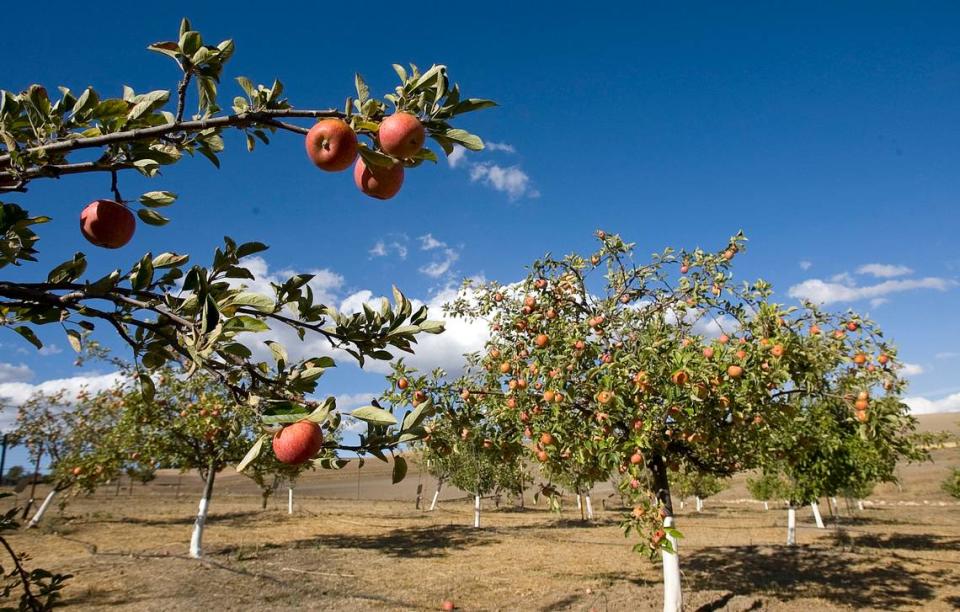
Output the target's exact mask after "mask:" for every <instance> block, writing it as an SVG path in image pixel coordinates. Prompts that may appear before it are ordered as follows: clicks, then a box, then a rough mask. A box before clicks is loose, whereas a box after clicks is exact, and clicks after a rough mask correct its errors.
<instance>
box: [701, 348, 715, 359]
mask: <svg viewBox="0 0 960 612" xmlns="http://www.w3.org/2000/svg"><path fill="white" fill-rule="evenodd" d="M703 356H704V357H706V358H707V359H712V358H713V348H712V347H709V346H708V347H706V348H705V349H703Z"/></svg>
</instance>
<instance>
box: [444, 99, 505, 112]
mask: <svg viewBox="0 0 960 612" xmlns="http://www.w3.org/2000/svg"><path fill="white" fill-rule="evenodd" d="M496 105H497V103H496V102H494V101H493V100H481V99H479V98H468V99H466V100H462V101H460V102H459V103H457V105H456V106H454V107H453V109H452V110H451V111H450V114H451V115H459V114H461V113H469V112H472V111H476V110H481V109H484V108H491V107H493V106H496Z"/></svg>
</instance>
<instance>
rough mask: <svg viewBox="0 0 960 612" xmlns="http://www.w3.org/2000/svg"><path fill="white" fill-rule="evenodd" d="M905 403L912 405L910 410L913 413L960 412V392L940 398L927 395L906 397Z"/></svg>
mask: <svg viewBox="0 0 960 612" xmlns="http://www.w3.org/2000/svg"><path fill="white" fill-rule="evenodd" d="M903 403H904V404H906V405H907V406H910V412H912V413H913V414H931V413H936V412H960V393H954V394H952V395H948V396H946V397H943V398H940V399H938V400H931V399H927V398H925V397H905V398H903Z"/></svg>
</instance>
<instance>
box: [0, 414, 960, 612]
mask: <svg viewBox="0 0 960 612" xmlns="http://www.w3.org/2000/svg"><path fill="white" fill-rule="evenodd" d="M954 418H955V417H954ZM934 459H935V462H934V463H932V464H930V463H927V464H923V465H905V466H902V467H901V468H900V473H901V478H902V488H898V487H895V486H892V485H886V486H884V487H881V488H879V489H878V490H877V491H876V493H875V495H874V496H872V497H871V498H870V499H868V500H867V504H866V506H865V508H864V510H863V511H858V510H856V508H855V507H847V505H846V504H845V503H844V501H843V500H841V501H840V506H841V507H840V516H839V517H838V518H836V519H834V518H832V517H831V516H830V512H829V509H828V508H827V507H826V506H827V504H826V500H823V505H824V508H823V512H824V514H825V517H824V518H825V520H826V521H827V529H824V530H818V529H816V527H815V525H814V524H813V518H812V516H811V513H810V510H809V508H807V509H804V510H801V511H800V512H799V513H798V519H799V533H798V540H799V544H800V545H799V546H797V547H794V548H792V549H788V548H787V547H785V546H783V542H784V540H785V537H786V511H785V510H783V509H782V508H780V507H779V506H778V507H774V506H775V505H774V504H771V510H770V511H764V510H763V507H762V505H760V504H758V503H756V502H754V501H752V500H749V499H748V495H747V494H746V491H745V489H744V486H743V478H742V477H738V478H737V479H735V481H734V482H733V484H732V486H731V488H729V489H727V490H726V491H724V492H723V493H721V494H719V495H717V496H715V497H711V498H709V499H708V500H706V506H705V509H704V511H703V512H702V513H696V512H693V511H692V508H691V506H692V504H687V505H686V507H685V510H683V511H681V512H680V513H679V517H678V526H679V527H680V529H681V530H682V531H683V533H684V535H685V538H684V540H683V541H682V542H681V548H680V550H681V569H682V570H683V581H684V589H685V597H686V603H687V604H688V609H691V610H696V609H700V610H719V609H726V610H747V609H772V610H805V611H809V610H818V611H819V610H830V609H900V608H905V609H920V608H922V609H924V610H937V609H957V608H960V504H958V503H957V502H956V500H952V499H950V498H949V497H947V496H946V494H944V493H943V492H941V491H939V483H940V481H942V480H943V478H944V477H945V475H946V473H947V470H948V468H949V467H950V466H954V465H960V449H958V448H949V449H941V450H937V451H935V452H934ZM388 470H389V468H388V467H387V466H383V464H378V463H377V462H375V463H373V464H371V463H368V464H367V466H365V467H364V468H363V470H362V471H361V472H360V476H361V477H360V479H358V478H357V472H356V471H355V470H344V471H342V472H339V473H329V472H325V473H317V474H311V475H309V476H307V477H305V478H304V480H303V482H302V483H300V485H298V487H297V489H296V492H295V502H296V503H295V509H294V514H293V515H288V514H287V508H286V492H285V491H281V492H279V494H278V495H277V496H276V497H275V498H273V499H272V500H271V501H270V503H269V504H268V507H267V509H266V510H261V507H260V497H259V495H258V494H257V490H256V489H255V488H254V487H252V486H251V484H250V483H249V481H247V479H246V478H244V477H242V476H238V475H236V474H228V473H226V472H225V473H224V474H223V475H222V477H220V478H219V480H218V482H217V487H216V489H215V494H214V499H213V503H212V506H211V516H210V520H209V522H208V528H207V532H206V536H205V541H204V551H205V555H206V558H205V560H204V561H203V562H197V561H195V560H191V559H189V558H187V556H186V550H187V544H188V541H189V537H190V530H191V527H192V521H193V517H192V515H193V514H195V512H196V505H197V501H198V497H199V493H200V489H201V483H200V480H199V478H197V477H196V476H195V475H189V474H188V475H184V476H182V477H181V476H178V475H177V474H175V473H171V472H165V473H163V474H162V475H161V477H160V478H158V479H157V480H156V481H154V482H153V483H151V484H149V485H146V486H144V485H140V484H137V485H134V486H133V489H132V491H131V490H130V487H129V486H128V484H127V483H126V481H124V482H123V483H122V485H121V487H120V488H119V489H114V488H107V489H102V490H101V491H99V492H98V493H97V494H96V495H95V496H92V497H87V498H78V499H71V500H70V503H69V505H67V506H66V508H65V510H64V511H63V512H62V513H61V514H56V513H53V514H51V515H49V516H48V517H47V519H45V521H44V523H45V524H44V525H43V526H42V527H41V528H40V529H38V530H34V531H31V532H21V533H16V534H12V535H11V536H10V540H11V542H12V543H13V545H14V547H15V548H18V549H23V550H27V551H29V552H30V554H31V556H32V557H33V559H32V560H31V563H33V564H35V565H39V566H41V567H46V568H49V569H55V570H59V571H67V572H70V573H72V574H74V577H73V578H72V579H71V580H70V581H69V583H68V586H67V588H66V590H65V600H66V603H67V604H70V605H71V606H74V607H77V608H82V609H98V608H107V607H109V608H118V609H127V610H196V609H205V610H247V609H257V608H267V607H269V608H271V609H317V610H357V609H386V610H436V609H439V606H440V603H441V602H442V600H444V599H452V600H453V601H454V602H455V603H456V605H457V606H458V609H463V610H590V609H596V610H647V609H650V610H654V609H659V608H660V606H661V605H662V604H661V601H662V599H661V586H660V582H659V567H658V566H656V565H653V564H650V563H649V562H648V561H647V560H646V559H645V558H643V557H641V556H639V555H637V554H636V553H632V552H631V551H630V544H631V541H630V540H626V539H624V537H623V534H622V532H621V530H620V528H619V527H618V515H619V508H616V507H615V506H619V499H618V498H616V497H607V495H608V493H609V492H610V489H609V486H608V485H604V486H598V487H597V488H596V489H595V491H594V505H595V507H596V509H597V519H596V520H595V521H593V522H592V523H584V522H581V521H580V520H579V519H580V513H579V512H578V511H577V510H576V506H575V504H574V502H573V500H572V499H567V500H566V502H565V503H566V508H565V510H564V512H563V513H562V514H561V515H556V514H551V513H549V512H547V511H546V509H545V508H544V507H543V506H542V505H541V506H540V507H536V506H533V505H532V498H530V497H528V499H527V502H526V508H525V509H523V510H520V509H518V508H516V507H515V505H514V500H507V499H504V500H503V501H502V504H501V507H500V509H494V508H493V505H494V503H493V501H492V500H485V502H484V505H485V510H484V513H483V516H482V527H481V528H480V529H474V528H472V526H471V525H472V519H473V517H472V503H471V500H469V499H467V498H466V497H465V496H464V495H463V494H462V493H460V492H458V491H446V492H445V494H444V495H442V496H441V503H440V506H439V509H438V510H436V511H434V512H427V511H424V510H422V509H420V510H418V509H416V508H415V507H414V499H415V496H416V488H417V485H418V484H422V485H423V497H424V502H425V504H424V505H426V504H428V503H429V499H430V497H431V496H432V493H433V488H434V483H433V481H432V480H430V479H429V478H428V477H427V476H426V475H421V474H419V473H418V470H417V468H416V467H412V468H411V470H410V474H409V475H408V477H407V480H406V481H405V482H404V483H401V484H400V485H398V486H391V485H390V484H389V473H388ZM358 482H359V489H358ZM358 492H359V498H358ZM25 495H26V492H23V493H21V494H20V501H21V502H23V500H24V497H25ZM4 501H6V500H4ZM604 506H606V508H604ZM48 519H49V520H48ZM2 603H3V602H0V604H2Z"/></svg>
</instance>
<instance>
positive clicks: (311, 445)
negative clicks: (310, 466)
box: [273, 421, 323, 465]
mask: <svg viewBox="0 0 960 612" xmlns="http://www.w3.org/2000/svg"><path fill="white" fill-rule="evenodd" d="M322 446H323V432H322V431H320V426H319V425H317V424H316V423H314V422H313V421H297V422H296V423H293V424H291V425H287V426H285V427H284V428H283V429H281V430H280V431H278V432H277V433H276V434H274V436H273V453H274V454H275V455H276V456H277V460H278V461H279V462H280V463H287V464H291V465H298V464H301V463H306V462H307V461H310V460H311V459H313V457H314V455H316V454H317V452H319V450H320V447H322Z"/></svg>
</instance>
